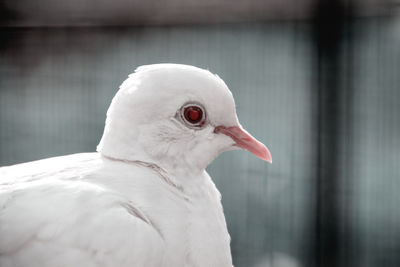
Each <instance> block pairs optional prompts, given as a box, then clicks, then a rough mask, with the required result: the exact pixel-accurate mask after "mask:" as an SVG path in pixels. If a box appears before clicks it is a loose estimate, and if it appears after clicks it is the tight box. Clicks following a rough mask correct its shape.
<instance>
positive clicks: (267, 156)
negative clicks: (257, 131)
mask: <svg viewBox="0 0 400 267" xmlns="http://www.w3.org/2000/svg"><path fill="white" fill-rule="evenodd" d="M214 133H217V134H218V133H222V134H225V135H227V136H229V137H230V138H232V139H233V141H235V145H236V146H238V147H240V148H243V149H246V150H248V151H250V152H251V153H253V154H254V155H256V156H257V157H259V158H260V159H262V160H265V161H267V162H269V163H272V157H271V153H270V152H269V150H268V148H267V147H266V146H265V145H264V144H263V143H261V142H260V141H258V140H257V139H255V138H254V137H253V136H251V135H250V134H249V133H248V132H247V131H246V130H245V129H243V128H242V127H241V126H232V127H225V126H217V127H215V129H214Z"/></svg>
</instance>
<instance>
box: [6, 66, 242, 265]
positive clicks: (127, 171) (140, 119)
mask: <svg viewBox="0 0 400 267" xmlns="http://www.w3.org/2000/svg"><path fill="white" fill-rule="evenodd" d="M188 101H195V102H196V103H200V104H202V105H203V106H204V107H205V109H206V110H207V115H208V118H207V119H208V124H207V125H206V126H205V127H204V128H203V129H199V130H193V129H189V128H187V127H184V125H182V124H181V123H180V122H179V121H177V120H176V116H175V115H176V112H177V110H178V109H179V107H181V106H182V105H183V104H184V103H186V102H188ZM220 124H224V125H238V120H237V117H236V113H235V105H234V101H233V97H232V94H231V93H230V91H229V89H228V88H227V87H226V85H225V83H224V82H223V81H222V80H221V79H220V78H218V77H217V76H215V75H213V74H211V73H210V72H208V71H205V70H201V69H198V68H195V67H191V66H183V65H171V64H161V65H150V66H145V67H140V68H139V69H138V70H137V71H136V73H134V74H132V75H130V78H129V79H127V80H126V81H125V82H124V83H123V84H122V85H121V87H120V90H119V92H118V93H117V95H116V96H115V98H114V99H113V102H112V104H111V106H110V109H109V111H108V112H107V122H106V127H105V131H104V135H103V138H102V140H101V143H100V144H99V146H98V150H99V153H87V154H75V155H69V156H64V157H58V158H51V159H46V160H41V161H36V162H30V163H25V164H19V165H14V166H11V167H4V168H1V169H0V266H2V267H8V266H41V267H46V266H120V267H123V266H146V267H147V266H218V267H224V266H232V259H231V252H230V246H229V243H230V237H229V234H228V231H227V227H226V222H225V218H224V215H223V210H222V206H221V196H220V193H219V192H218V190H217V189H216V187H215V185H214V183H213V182H212V181H211V178H210V177H209V176H208V174H207V173H206V172H205V170H204V168H205V167H206V166H207V164H208V163H209V162H210V161H212V160H213V159H214V158H215V157H216V156H217V155H218V154H219V153H221V152H222V151H225V150H228V149H231V147H232V144H233V141H232V139H231V138H229V137H228V136H225V135H217V134H214V133H213V127H215V126H216V125H220Z"/></svg>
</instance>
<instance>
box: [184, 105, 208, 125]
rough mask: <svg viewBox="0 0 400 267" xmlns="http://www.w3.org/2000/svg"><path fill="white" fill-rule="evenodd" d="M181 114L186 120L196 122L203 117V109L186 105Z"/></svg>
mask: <svg viewBox="0 0 400 267" xmlns="http://www.w3.org/2000/svg"><path fill="white" fill-rule="evenodd" d="M183 115H184V117H185V120H186V121H187V122H189V123H191V124H197V123H199V122H201V121H202V119H203V110H202V109H201V108H200V107H197V106H188V107H185V108H184V111H183Z"/></svg>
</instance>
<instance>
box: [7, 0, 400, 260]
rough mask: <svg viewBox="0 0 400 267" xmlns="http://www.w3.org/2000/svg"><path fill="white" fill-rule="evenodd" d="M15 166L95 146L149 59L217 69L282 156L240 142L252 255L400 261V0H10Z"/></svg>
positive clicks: (244, 235)
mask: <svg viewBox="0 0 400 267" xmlns="http://www.w3.org/2000/svg"><path fill="white" fill-rule="evenodd" d="M0 12H1V16H0V26H1V28H0V31H1V43H0V165H2V166H4V165H10V164H15V163H19V162H25V161H32V160H37V159H41V158H45V157H51V156H58V155H64V154H70V153H78V152H87V151H94V150H95V148H96V145H97V143H98V141H99V139H100V137H101V135H102V131H103V127H104V120H105V113H106V110H107V108H108V105H109V103H110V101H111V99H112V97H113V95H114V94H115V92H116V91H117V89H118V86H119V85H120V84H121V82H122V81H123V80H124V79H125V78H126V77H127V75H128V74H129V73H131V72H133V71H134V69H135V68H136V67H137V66H139V65H143V64H150V63H160V62H174V63H184V64H191V65H196V66H198V67H202V68H206V69H209V70H210V71H212V72H214V73H218V75H219V76H220V77H221V78H222V79H224V80H225V81H226V83H227V84H228V86H229V87H230V89H231V91H232V92H233V95H234V97H235V99H236V103H237V113H238V116H239V118H240V120H241V122H242V124H243V125H244V126H245V128H247V129H248V130H249V132H251V133H252V134H253V135H254V136H255V137H257V138H258V139H259V140H261V141H263V142H264V143H265V144H266V145H267V146H268V147H269V148H270V150H271V152H272V156H273V160H274V162H273V164H272V165H271V164H265V163H264V162H262V161H260V160H258V159H257V158H255V157H253V156H252V155H251V154H250V153H247V152H243V151H235V152H229V153H224V154H223V155H221V156H220V157H219V158H217V159H216V160H215V161H214V162H213V163H212V164H211V165H210V166H209V167H208V171H209V173H210V174H211V176H212V177H213V178H214V181H215V183H216V185H217V187H218V188H219V190H220V191H221V193H222V196H223V199H222V202H223V205H224V210H225V214H226V218H227V223H228V228H229V231H230V234H231V237H232V244H231V246H232V254H233V259H234V265H235V266H236V267H243V266H244V267H247V266H255V267H261V266H262V267H300V266H303V267H306V266H307V267H308V266H311V267H325V266H328V267H339V266H349V267H373V266H374V267H378V266H379V267H380V266H385V267H398V266H400V208H399V206H398V205H399V204H400V156H399V155H400V118H399V117H400V105H399V103H398V102H399V100H400V92H399V91H400V1H398V0H397V1H395V0H357V1H356V0H353V1H351V0H347V1H346V0H343V1H340V0H331V1H324V0H297V1H296V0H266V1H262V0H247V1H229V0H203V1H192V0H190V1H184V0H169V1H156V0H149V1H138V0H133V1H131V0H116V1H105V0H101V1H95V0H70V1H62V0H36V1H28V0H13V1H11V0H9V1H7V0H1V1H0Z"/></svg>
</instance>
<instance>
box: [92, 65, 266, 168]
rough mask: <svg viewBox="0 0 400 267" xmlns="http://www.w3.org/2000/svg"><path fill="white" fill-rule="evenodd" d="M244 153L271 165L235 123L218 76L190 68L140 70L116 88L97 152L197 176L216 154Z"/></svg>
mask: <svg viewBox="0 0 400 267" xmlns="http://www.w3.org/2000/svg"><path fill="white" fill-rule="evenodd" d="M233 149H246V150H248V151H250V152H251V153H253V154H254V155H256V156H257V157H259V158H261V159H263V160H265V161H268V162H271V161H272V159H271V154H270V152H269V151H268V149H267V147H266V146H264V145H263V144H262V143H261V142H259V141H257V140H256V139H255V138H253V137H252V136H251V135H250V134H249V133H248V132H247V131H245V130H244V129H243V128H242V126H241V125H240V123H239V120H238V118H237V115H236V110H235V102H234V99H233V96H232V93H231V92H230V90H229V89H228V87H227V86H226V84H225V83H224V81H223V80H222V79H220V78H219V77H218V76H217V75H214V74H212V73H211V72H209V71H207V70H204V69H200V68H196V67H193V66H187V65H179V64H154V65H146V66H141V67H139V68H138V69H136V71H135V72H134V73H133V74H131V75H129V78H128V79H127V80H125V81H124V82H123V83H122V85H121V86H120V89H119V91H118V92H117V94H116V95H115V97H114V99H113V100H112V103H111V105H110V108H109V109H108V112H107V119H106V125H105V129H104V134H103V137H102V139H101V141H100V144H99V145H98V147H97V150H98V151H99V152H100V153H101V154H102V155H104V156H108V157H110V158H114V159H119V160H125V161H144V162H148V163H152V164H156V165H158V166H159V167H161V168H163V169H165V170H167V171H171V172H173V171H174V170H177V169H188V170H190V171H196V170H199V171H202V170H204V169H205V167H207V165H208V164H209V163H210V162H211V161H212V160H213V159H214V158H215V157H216V156H218V155H219V154H220V153H221V152H224V151H227V150H233Z"/></svg>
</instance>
